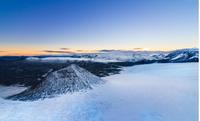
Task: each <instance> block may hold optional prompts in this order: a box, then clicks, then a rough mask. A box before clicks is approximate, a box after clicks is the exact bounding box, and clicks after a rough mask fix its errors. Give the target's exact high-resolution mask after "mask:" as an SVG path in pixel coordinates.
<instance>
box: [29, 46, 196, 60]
mask: <svg viewBox="0 0 200 121" xmlns="http://www.w3.org/2000/svg"><path fill="white" fill-rule="evenodd" d="M198 55H199V51H198V49H197V48H190V49H180V50H175V51H168V52H164V51H122V50H112V51H103V52H99V53H81V54H80V53H79V54H78V53H77V54H71V55H69V54H68V55H67V56H66V57H65V56H64V57H63V56H62V57H58V56H56V57H29V58H27V60H28V61H41V62H54V61H57V62H58V61H61V62H63V61H92V62H103V63H109V62H141V61H146V62H147V61H151V62H163V61H164V62H198V58H199V56H198Z"/></svg>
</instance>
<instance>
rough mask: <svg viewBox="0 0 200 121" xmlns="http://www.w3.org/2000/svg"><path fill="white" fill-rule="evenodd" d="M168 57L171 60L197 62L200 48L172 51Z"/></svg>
mask: <svg viewBox="0 0 200 121" xmlns="http://www.w3.org/2000/svg"><path fill="white" fill-rule="evenodd" d="M166 58H169V60H170V62H197V61H198V60H199V50H198V49H197V48H193V49H181V50H176V51H172V52H170V53H169V54H168V55H167V56H166Z"/></svg>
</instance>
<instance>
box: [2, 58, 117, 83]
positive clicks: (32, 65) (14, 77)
mask: <svg viewBox="0 0 200 121" xmlns="http://www.w3.org/2000/svg"><path fill="white" fill-rule="evenodd" d="M70 64H76V65H79V66H80V67H83V68H85V69H87V70H88V71H90V72H91V73H93V74H94V75H97V76H100V77H104V76H108V75H111V74H117V73H119V71H120V67H119V66H117V65H115V64H106V63H97V62H84V61H74V62H71V61H65V62H33V61H26V60H24V59H20V60H18V59H17V60H15V59H12V60H9V61H5V60H1V59H0V84H1V85H13V84H20V85H24V86H32V85H35V84H37V83H39V82H41V81H42V80H44V79H45V75H46V73H48V72H50V71H55V70H59V69H61V68H64V67H66V66H68V65H70Z"/></svg>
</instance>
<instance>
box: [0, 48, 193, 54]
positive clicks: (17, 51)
mask: <svg viewBox="0 0 200 121" xmlns="http://www.w3.org/2000/svg"><path fill="white" fill-rule="evenodd" d="M185 48H191V47H185ZM176 49H181V48H171V49H170V48H165V49H163V48H162V49H158V48H132V49H108V50H124V51H131V50H132V51H170V50H176ZM99 50H102V49H96V50H81V49H69V50H68V51H69V52H71V53H95V52H98V51H99ZM49 51H51V52H45V51H42V49H39V48H33V49H27V48H22V49H9V50H6V49H2V50H0V56H34V55H51V54H53V55H55V54H68V53H67V52H66V53H65V51H62V50H49ZM54 51H55V52H54ZM59 52H60V53H59Z"/></svg>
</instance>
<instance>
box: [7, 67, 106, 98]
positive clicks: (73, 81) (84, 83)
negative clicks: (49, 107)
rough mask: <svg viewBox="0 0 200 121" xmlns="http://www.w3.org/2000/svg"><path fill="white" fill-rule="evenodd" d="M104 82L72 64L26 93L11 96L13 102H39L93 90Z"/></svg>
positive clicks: (49, 76) (50, 75)
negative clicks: (57, 96)
mask: <svg viewBox="0 0 200 121" xmlns="http://www.w3.org/2000/svg"><path fill="white" fill-rule="evenodd" d="M101 83H104V80H102V79H101V78H99V77H97V76H95V75H93V74H92V73H90V72H88V71H87V70H85V69H83V68H81V67H79V66H77V65H75V64H72V65H70V66H68V67H66V68H63V69H60V70H58V71H54V72H51V73H49V74H48V75H47V77H46V79H45V80H44V81H42V82H41V83H39V84H37V85H34V86H32V87H30V88H29V89H27V90H25V91H24V92H22V93H20V94H17V95H14V96H10V97H8V99H13V100H37V99H44V98H47V97H54V96H56V95H59V94H64V93H72V92H77V91H81V90H86V89H92V88H93V87H94V86H95V85H96V84H101Z"/></svg>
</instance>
